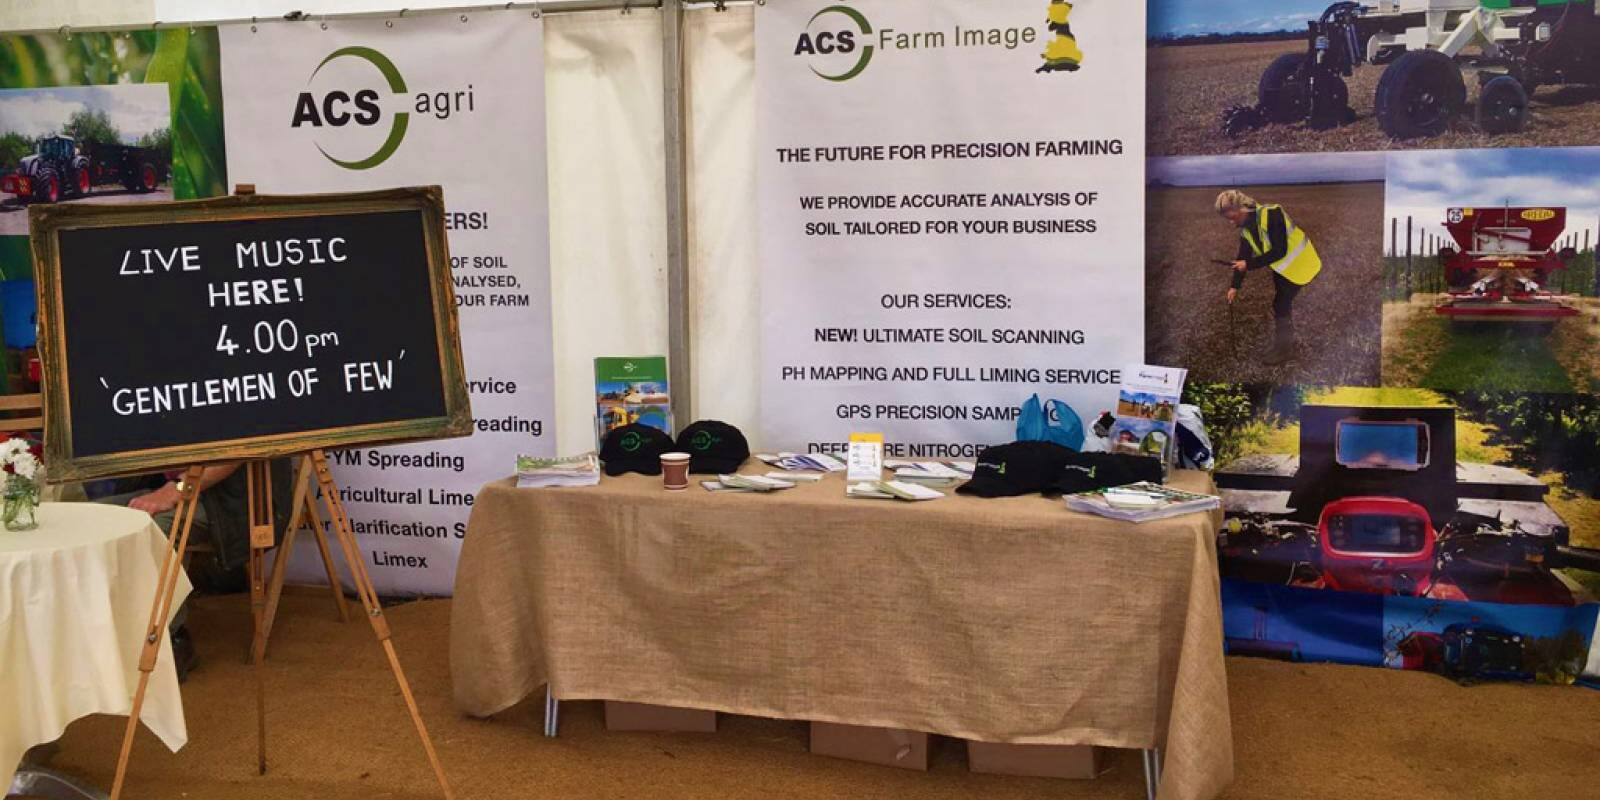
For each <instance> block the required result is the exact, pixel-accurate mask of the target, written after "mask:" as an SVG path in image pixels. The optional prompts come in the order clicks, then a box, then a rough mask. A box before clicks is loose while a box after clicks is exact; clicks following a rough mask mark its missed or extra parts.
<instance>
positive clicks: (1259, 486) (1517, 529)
mask: <svg viewBox="0 0 1600 800" xmlns="http://www.w3.org/2000/svg"><path fill="white" fill-rule="evenodd" d="M1455 415H1456V411H1455V409H1453V408H1449V407H1387V406H1384V407H1362V406H1335V405H1306V406H1304V407H1302V408H1301V411H1300V448H1299V455H1297V456H1294V455H1287V454H1285V455H1256V456H1248V457H1246V458H1243V459H1239V460H1237V461H1235V462H1234V463H1232V464H1230V465H1228V466H1226V467H1224V468H1222V469H1219V470H1218V471H1217V473H1216V481H1217V486H1218V487H1219V489H1220V490H1221V494H1222V498H1223V507H1224V509H1225V511H1226V514H1227V518H1226V522H1225V524H1224V527H1223V530H1222V532H1221V533H1220V534H1219V536H1218V539H1217V554H1218V561H1219V567H1220V570H1221V573H1222V576H1223V577H1224V578H1230V579H1235V580H1244V581H1251V582H1256V583H1270V584H1277V585H1286V586H1295V587H1301V588H1313V589H1335V590H1340V591H1345V592H1360V593H1365V594H1379V595H1393V596H1405V597H1417V598H1430V599H1435V600H1454V601H1480V602H1490V603H1511V604H1537V605H1546V606H1574V605H1578V604H1580V603H1588V602H1593V601H1594V598H1592V597H1591V596H1590V593H1589V591H1588V590H1587V589H1586V588H1585V587H1584V586H1583V585H1582V584H1581V583H1580V582H1578V581H1576V580H1574V579H1573V578H1572V577H1571V576H1570V575H1568V574H1565V572H1564V571H1566V570H1581V571H1587V572H1592V573H1600V549H1593V548H1586V547H1577V546H1574V545H1573V544H1572V542H1571V533H1572V532H1571V530H1570V529H1569V528H1568V526H1567V523H1566V522H1565V521H1563V520H1562V518H1561V517H1560V516H1559V515H1558V514H1556V512H1555V511H1554V510H1552V509H1551V507H1550V506H1549V505H1548V504H1547V502H1546V496H1547V495H1548V494H1549V491H1550V488H1549V487H1548V486H1547V485H1545V484H1544V483H1541V482H1540V481H1538V480H1536V479H1534V478H1533V477H1531V476H1529V475H1527V474H1524V473H1522V472H1519V471H1517V470H1515V469H1512V468H1509V467H1503V466H1497V465H1493V464H1472V463H1458V461H1457V459H1456V431H1455V424H1456V418H1455Z"/></svg>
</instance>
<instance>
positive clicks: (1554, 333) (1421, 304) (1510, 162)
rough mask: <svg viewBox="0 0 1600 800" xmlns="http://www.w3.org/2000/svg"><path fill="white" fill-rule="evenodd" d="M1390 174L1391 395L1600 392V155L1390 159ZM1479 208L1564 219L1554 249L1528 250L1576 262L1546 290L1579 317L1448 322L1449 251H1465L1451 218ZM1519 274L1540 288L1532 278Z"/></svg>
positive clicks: (1598, 151)
mask: <svg viewBox="0 0 1600 800" xmlns="http://www.w3.org/2000/svg"><path fill="white" fill-rule="evenodd" d="M1388 175H1389V180H1388V186H1387V191H1386V204H1387V208H1386V211H1385V214H1386V220H1385V222H1384V225H1385V228H1384V236H1385V243H1384V256H1383V263H1384V268H1383V271H1384V307H1383V383H1384V385H1386V386H1414V387H1422V388H1427V389H1435V390H1441V391H1517V392H1551V393H1562V392H1600V297H1597V295H1600V275H1597V273H1596V257H1595V249H1596V244H1597V240H1600V237H1597V236H1596V234H1600V148H1568V149H1562V150H1554V151H1553V150H1532V149H1524V150H1495V151H1479V152H1460V153H1396V154H1391V155H1390V156H1389V167H1388ZM1474 205H1484V206H1490V207H1491V209H1490V210H1491V212H1492V210H1493V207H1506V206H1510V207H1514V208H1515V207H1525V206H1533V207H1537V208H1538V209H1540V210H1541V211H1544V210H1548V211H1551V212H1555V211H1559V212H1560V213H1561V214H1562V215H1563V216H1564V220H1565V221H1564V223H1563V226H1562V228H1561V230H1560V233H1559V236H1558V237H1557V238H1556V239H1555V240H1554V241H1553V242H1552V243H1550V244H1548V245H1545V244H1543V243H1533V244H1530V245H1528V246H1529V247H1530V248H1531V249H1532V250H1533V251H1534V252H1535V253H1536V254H1537V253H1544V252H1551V253H1559V251H1562V250H1566V251H1569V254H1570V256H1571V258H1570V260H1567V261H1565V262H1564V264H1563V266H1562V267H1561V268H1559V269H1556V270H1554V271H1552V272H1550V273H1549V277H1548V278H1547V279H1546V280H1545V281H1544V282H1543V283H1541V284H1540V286H1541V288H1542V289H1543V290H1545V291H1547V292H1549V293H1550V297H1549V298H1548V299H1547V300H1545V301H1544V303H1543V304H1542V305H1543V307H1546V308H1550V307H1556V308H1566V309H1570V312H1566V313H1568V314H1569V315H1568V316H1563V317H1560V318H1557V319H1548V320H1546V319H1535V320H1531V321H1521V322H1518V321H1493V322H1486V321H1473V320H1458V319H1452V318H1451V317H1450V316H1448V315H1446V314H1443V313H1440V309H1444V308H1449V307H1450V305H1451V303H1452V296H1451V294H1450V292H1451V287H1449V286H1448V285H1447V280H1446V278H1445V268H1446V265H1445V263H1444V262H1445V257H1443V256H1442V255H1441V252H1440V251H1441V249H1442V248H1455V249H1458V250H1459V249H1460V247H1461V244H1460V243H1459V242H1456V241H1454V239H1453V238H1452V237H1451V235H1450V234H1449V232H1448V231H1447V229H1446V228H1445V227H1443V225H1444V223H1445V222H1446V220H1447V219H1448V217H1449V216H1450V215H1451V214H1452V211H1451V209H1461V208H1465V207H1471V206H1474ZM1481 213H1482V212H1480V215H1481ZM1516 246H1518V247H1521V246H1523V245H1521V244H1518V245H1516ZM1516 274H1518V275H1527V277H1529V278H1532V279H1537V277H1538V276H1537V275H1534V274H1530V273H1527V272H1526V271H1523V272H1518V273H1516ZM1475 277H1478V276H1475ZM1456 291H1457V292H1458V293H1459V292H1461V291H1463V290H1462V289H1461V288H1460V287H1458V288H1457V289H1456ZM1502 305H1504V306H1512V305H1516V304H1514V303H1511V302H1505V303H1503V304H1502Z"/></svg>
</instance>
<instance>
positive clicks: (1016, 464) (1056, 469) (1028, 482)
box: [956, 442, 1072, 497]
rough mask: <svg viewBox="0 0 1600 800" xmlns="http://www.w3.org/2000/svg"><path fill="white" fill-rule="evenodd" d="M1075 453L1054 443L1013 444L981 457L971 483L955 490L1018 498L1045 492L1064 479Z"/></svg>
mask: <svg viewBox="0 0 1600 800" xmlns="http://www.w3.org/2000/svg"><path fill="white" fill-rule="evenodd" d="M1070 455H1072V451H1071V450H1068V449H1067V448H1065V447H1062V446H1061V445H1059V444H1056V443H1054V442H1012V443H1011V444H1002V445H996V446H994V447H986V448H984V449H983V452H981V453H979V454H978V464H977V466H976V467H974V468H973V470H972V480H970V481H967V482H966V483H963V484H961V486H960V487H959V488H957V489H956V491H957V492H959V493H961V494H970V495H975V496H977V497H1017V496H1020V495H1025V494H1033V493H1034V492H1042V491H1044V490H1046V489H1049V488H1050V487H1052V486H1054V485H1055V484H1056V482H1057V481H1059V480H1060V479H1061V469H1062V467H1064V466H1065V465H1066V463H1067V457H1068V456H1070Z"/></svg>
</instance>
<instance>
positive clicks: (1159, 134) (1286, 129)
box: [1146, 38, 1600, 156]
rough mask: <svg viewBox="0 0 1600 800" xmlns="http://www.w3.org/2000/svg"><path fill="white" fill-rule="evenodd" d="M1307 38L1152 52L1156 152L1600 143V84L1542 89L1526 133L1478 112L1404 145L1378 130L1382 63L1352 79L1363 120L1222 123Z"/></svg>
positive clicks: (1252, 98) (1468, 74) (1471, 90)
mask: <svg viewBox="0 0 1600 800" xmlns="http://www.w3.org/2000/svg"><path fill="white" fill-rule="evenodd" d="M1306 47H1307V45H1306V41H1305V39H1304V38H1296V39H1292V40H1290V39H1285V40H1278V41H1265V42H1229V43H1223V44H1194V45H1160V44H1156V45H1154V46H1152V47H1151V48H1150V50H1149V62H1148V63H1149V102H1148V103H1147V104H1146V108H1147V112H1146V113H1147V114H1148V124H1147V128H1148V130H1149V136H1150V141H1149V153H1150V155H1152V156H1177V155H1215V154H1223V153H1300V152H1319V151H1357V150H1388V149H1398V148H1412V149H1417V148H1421V149H1435V148H1437V149H1453V148H1469V147H1549V146H1556V145H1585V144H1595V143H1596V142H1600V87H1582V86H1564V87H1563V86H1555V87H1545V88H1541V89H1539V90H1538V91H1537V92H1535V93H1534V95H1533V97H1532V102H1531V105H1530V112H1531V116H1530V119H1529V121H1528V126H1527V128H1526V129H1525V130H1523V131H1521V132H1519V133H1510V134H1501V135H1496V136H1490V135H1487V134H1484V133H1482V132H1480V131H1478V130H1477V128H1476V125H1475V123H1474V122H1473V119H1472V114H1471V111H1470V109H1469V110H1468V112H1467V113H1465V114H1463V115H1461V116H1460V117H1459V118H1458V119H1457V120H1456V122H1455V123H1454V124H1453V125H1452V127H1451V129H1450V131H1449V132H1448V133H1446V134H1444V135H1442V136H1437V137H1434V138H1424V139H1415V140H1411V141H1405V142H1400V141H1395V140H1393V139H1390V138H1389V137H1388V136H1386V135H1385V134H1384V133H1383V131H1381V130H1379V128H1378V123H1377V120H1376V118H1375V117H1374V116H1373V113H1374V112H1373V97H1374V95H1375V94H1376V92H1377V89H1378V78H1379V76H1380V75H1382V74H1383V69H1384V68H1383V66H1373V65H1366V66H1362V67H1359V68H1358V69H1356V72H1355V75H1354V76H1352V77H1350V78H1347V79H1345V80H1346V83H1347V84H1348V85H1349V90H1350V107H1351V108H1353V109H1355V112H1356V121H1355V122H1354V123H1353V124H1350V125H1346V126H1344V127H1341V128H1336V129H1333V130H1327V131H1315V130H1311V129H1310V128H1309V127H1307V126H1306V125H1305V124H1304V123H1297V124H1293V125H1270V126H1267V127H1265V128H1262V129H1260V130H1255V131H1251V132H1249V133H1246V134H1244V135H1242V136H1240V137H1238V138H1236V139H1234V138H1229V137H1228V136H1226V135H1224V134H1223V132H1222V129H1221V125H1220V122H1221V119H1222V112H1223V110H1225V109H1227V108H1228V107H1229V106H1234V105H1253V104H1255V102H1256V86H1257V83H1258V82H1259V81H1260V78H1261V73H1262V71H1263V70H1265V69H1266V68H1267V65H1268V64H1271V63H1272V60H1273V59H1275V58H1277V57H1278V56H1280V55H1283V54H1285V53H1303V52H1305V51H1306ZM1463 77H1464V79H1465V81H1466V85H1467V102H1468V103H1469V104H1470V103H1473V102H1474V101H1475V99H1476V97H1477V86H1478V80H1477V77H1476V71H1474V70H1472V69H1470V68H1468V69H1466V70H1464V71H1463Z"/></svg>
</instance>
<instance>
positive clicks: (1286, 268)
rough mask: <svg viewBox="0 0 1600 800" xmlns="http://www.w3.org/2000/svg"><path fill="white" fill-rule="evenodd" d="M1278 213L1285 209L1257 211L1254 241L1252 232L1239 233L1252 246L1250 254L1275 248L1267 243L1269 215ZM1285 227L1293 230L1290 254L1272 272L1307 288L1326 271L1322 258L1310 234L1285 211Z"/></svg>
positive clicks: (1259, 208)
mask: <svg viewBox="0 0 1600 800" xmlns="http://www.w3.org/2000/svg"><path fill="white" fill-rule="evenodd" d="M1274 210H1280V211H1281V210H1282V208H1281V207H1279V206H1276V205H1271V204H1268V205H1263V206H1259V207H1258V208H1257V209H1256V225H1255V227H1256V235H1255V237H1254V238H1251V236H1250V231H1248V230H1241V231H1239V236H1240V238H1242V239H1244V241H1245V244H1248V245H1250V252H1252V253H1255V254H1256V255H1257V256H1260V255H1262V254H1263V253H1266V252H1267V251H1268V250H1270V249H1271V247H1270V246H1269V245H1268V244H1267V235H1268V234H1267V214H1268V213H1269V212H1271V211H1274ZM1283 225H1284V227H1285V228H1286V229H1288V231H1289V243H1288V252H1286V253H1284V255H1283V258H1281V259H1278V261H1276V262H1275V263H1273V264H1272V265H1271V266H1272V271H1273V272H1276V273H1278V274H1279V275H1282V276H1283V277H1284V278H1286V279H1288V281H1289V282H1290V283H1293V284H1295V285H1297V286H1304V285H1306V284H1308V283H1310V282H1311V279H1312V278H1315V277H1317V273H1319V272H1321V271H1322V257H1321V256H1318V255H1317V248H1316V245H1313V244H1312V243H1311V237H1309V236H1307V235H1306V232H1305V231H1303V230H1301V229H1299V228H1296V227H1295V225H1294V221H1293V220H1291V219H1289V212H1287V211H1284V212H1283Z"/></svg>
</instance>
